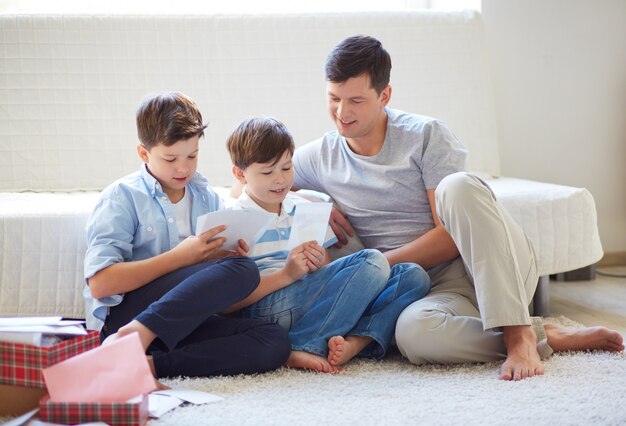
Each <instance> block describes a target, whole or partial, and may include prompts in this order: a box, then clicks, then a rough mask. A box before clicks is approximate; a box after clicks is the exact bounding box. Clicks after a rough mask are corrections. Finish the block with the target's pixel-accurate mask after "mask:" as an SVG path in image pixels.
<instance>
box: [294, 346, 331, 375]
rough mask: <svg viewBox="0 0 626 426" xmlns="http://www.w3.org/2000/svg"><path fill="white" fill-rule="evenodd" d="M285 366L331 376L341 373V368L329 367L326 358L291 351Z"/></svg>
mask: <svg viewBox="0 0 626 426" xmlns="http://www.w3.org/2000/svg"><path fill="white" fill-rule="evenodd" d="M285 366H287V367H289V368H303V369H305V370H313V371H318V372H320V373H331V374H335V373H340V372H341V371H342V369H341V368H339V367H336V366H334V365H330V364H329V363H328V361H327V360H326V358H324V357H321V356H319V355H315V354H312V353H310V352H304V351H291V353H290V354H289V359H287V362H286V363H285Z"/></svg>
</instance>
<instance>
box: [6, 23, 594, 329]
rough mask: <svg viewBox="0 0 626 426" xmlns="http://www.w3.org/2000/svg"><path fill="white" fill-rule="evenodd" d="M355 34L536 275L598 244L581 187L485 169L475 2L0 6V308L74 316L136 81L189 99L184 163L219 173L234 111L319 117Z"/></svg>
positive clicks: (213, 176)
mask: <svg viewBox="0 0 626 426" xmlns="http://www.w3.org/2000/svg"><path fill="white" fill-rule="evenodd" d="M359 33H360V34H370V35H373V36H375V37H378V38H380V39H381V40H382V41H383V44H384V45H385V46H386V47H387V49H388V50H389V51H390V53H391V55H392V61H393V70H392V82H391V83H392V86H393V88H394V91H393V98H392V101H391V106H392V107H394V108H398V109H403V110H406V111H411V112H416V113H420V114H424V115H430V116H434V117H437V118H440V119H442V120H444V121H445V122H447V123H448V124H449V125H450V127H451V128H452V129H453V130H454V131H455V133H456V134H457V135H458V137H459V138H460V140H461V141H462V142H463V144H464V145H465V146H466V147H467V148H468V149H469V152H470V154H469V160H468V168H469V169H470V170H472V171H476V172H478V173H480V175H481V176H482V177H484V178H486V179H487V180H488V181H489V183H490V184H491V185H492V186H493V189H494V191H495V193H496V194H497V196H498V197H499V198H500V200H501V201H502V202H503V203H504V205H505V207H506V208H507V209H508V210H509V211H510V212H511V213H512V214H513V216H514V218H515V219H516V220H518V221H519V223H520V224H521V225H522V227H523V228H524V229H525V231H526V232H527V233H528V235H529V236H530V238H531V240H532V241H533V243H534V244H535V248H536V250H537V253H538V257H539V269H540V272H541V274H542V275H543V276H544V277H545V276H547V275H549V274H555V273H562V272H566V271H570V270H574V269H577V268H581V267H584V266H587V265H591V264H593V263H595V262H597V261H598V260H599V259H600V258H601V257H602V247H601V244H600V240H599V236H598V231H597V224H596V211H595V205H594V201H593V198H592V196H591V194H590V193H589V192H588V191H587V190H585V189H583V188H572V187H565V186H559V185H551V184H545V183H539V182H531V181H527V180H521V179H513V178H507V177H501V176H500V169H499V161H498V158H499V154H498V136H497V131H496V126H495V113H496V112H495V109H494V102H493V99H492V91H491V80H490V75H489V66H488V64H487V63H486V58H485V49H484V45H483V43H484V40H483V27H482V22H481V17H480V15H479V14H477V13H476V12H470V11H467V12H456V13H441V12H426V11H422V12H393V13H353V14H310V15H309V14H307V15H264V16H246V15H237V16H219V15H218V16H52V15H49V16H26V15H18V16H0V270H1V272H0V315H44V314H46V315H48V314H57V315H63V316H66V317H74V318H81V317H84V307H83V302H82V295H81V292H82V289H83V278H82V277H83V262H82V261H83V255H84V250H85V236H84V225H85V221H86V217H87V216H88V214H89V212H90V210H91V208H92V206H93V205H94V203H95V200H96V197H97V191H98V190H101V189H102V188H103V187H105V186H106V185H107V184H109V183H110V182H112V181H113V180H115V179H116V178H118V177H120V176H123V175H125V174H127V173H129V172H132V171H134V170H136V169H137V168H138V166H139V160H138V158H137V156H136V154H135V144H136V133H135V127H134V126H135V122H134V113H135V108H136V106H137V104H138V103H139V101H140V100H141V99H142V98H143V97H144V96H145V95H146V94H148V93H155V92H160V91H165V90H178V91H182V92H184V93H186V94H188V95H190V96H191V97H192V98H194V99H195V100H196V101H197V102H198V104H199V106H200V109H201V111H202V113H203V115H204V118H205V120H207V121H209V122H210V125H209V127H208V129H207V132H206V139H205V140H204V141H203V142H202V150H201V156H200V165H199V170H200V171H201V172H202V173H204V174H205V175H206V176H207V177H208V178H209V180H210V181H211V182H212V184H213V185H216V186H224V185H229V184H230V183H231V182H232V180H231V176H230V171H229V170H230V162H229V158H228V155H227V152H226V149H225V145H224V144H225V139H226V136H227V134H228V133H229V131H230V130H231V129H232V128H233V127H234V126H235V125H236V124H237V123H238V122H239V121H240V120H242V119H243V118H245V117H248V116H251V115H258V114H266V115H273V116H276V117H277V118H279V119H280V120H282V121H284V122H285V123H286V125H287V126H288V127H289V129H290V130H291V131H292V133H293V135H294V137H295V139H296V143H297V145H301V144H304V143H306V142H308V141H311V140H313V139H315V138H317V137H319V136H320V135H321V134H322V133H323V132H325V131H327V130H329V129H331V128H332V123H331V122H330V120H329V118H328V117H327V115H326V110H325V82H324V75H323V63H324V59H325V57H326V55H327V54H328V52H329V51H330V49H331V48H332V47H333V46H334V45H335V44H336V43H337V42H339V41H340V40H342V39H343V38H345V37H346V36H349V35H353V34H359ZM485 237H486V238H488V236H485ZM545 285H547V284H546V280H545V279H544V280H543V284H542V285H541V286H540V291H541V292H543V295H544V296H545V294H546V288H545ZM542 303H543V307H542V310H543V311H544V312H545V309H546V306H545V299H543V302H542Z"/></svg>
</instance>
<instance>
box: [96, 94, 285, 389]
mask: <svg viewBox="0 0 626 426" xmlns="http://www.w3.org/2000/svg"><path fill="white" fill-rule="evenodd" d="M205 127H206V125H205V124H203V122H202V116H201V114H200V112H199V111H198V108H197V107H196V104H195V103H194V102H193V101H192V100H191V99H189V98H188V97H187V96H185V95H183V94H180V93H162V94H159V95H156V96H152V97H148V98H146V99H145V100H144V101H143V102H142V103H141V105H140V106H139V109H138V110H137V133H138V136H139V140H140V143H139V145H137V152H138V154H139V157H140V158H141V160H142V161H143V162H144V164H143V165H142V167H141V169H140V170H139V171H138V172H135V173H133V174H131V175H129V176H126V177H124V178H122V179H120V180H118V181H116V182H114V183H113V184H111V185H110V186H109V187H107V188H106V189H105V190H104V191H103V192H102V195H101V197H100V200H99V202H98V204H97V205H96V207H95V208H94V211H93V212H92V214H91V216H90V218H89V221H88V223H87V240H88V249H87V254H86V257H85V280H86V282H87V284H88V287H87V288H86V291H85V297H86V301H87V306H91V308H92V312H93V315H95V316H96V317H97V318H99V319H100V320H103V321H104V326H103V327H102V331H101V339H103V340H104V339H105V338H107V337H108V338H109V339H114V338H116V337H118V336H122V335H126V334H129V333H132V332H138V333H139V337H140V339H141V342H142V344H143V347H144V349H145V350H146V351H147V353H148V355H149V356H148V361H149V364H150V367H151V369H152V372H153V374H154V375H155V376H156V377H167V376H212V375H229V374H240V373H245V374H251V373H258V372H264V371H268V370H272V369H275V368H277V367H279V366H281V365H282V364H283V363H284V361H285V360H286V359H287V356H288V353H289V344H288V340H287V336H286V333H285V332H284V331H283V330H281V328H280V327H278V326H276V325H274V324H267V323H264V322H261V321H256V320H244V319H238V318H226V317H222V316H219V315H218V313H219V312H222V311H223V310H225V309H226V308H228V307H229V306H230V305H232V304H234V303H236V302H238V301H240V300H242V299H244V298H245V297H247V296H248V295H249V294H250V293H251V292H252V291H254V289H255V288H256V287H257V285H258V283H259V274H258V271H257V268H256V265H255V264H254V262H253V261H251V260H250V259H249V258H247V257H243V256H232V255H233V254H234V253H227V252H223V251H221V250H220V247H221V246H222V245H223V244H224V238H219V236H218V235H217V234H219V233H220V232H222V231H223V230H224V227H223V226H220V227H216V228H214V229H212V230H210V231H207V232H206V233H204V234H202V235H200V236H199V237H196V236H194V231H195V223H196V218H197V217H198V216H199V215H201V214H204V213H207V212H210V211H214V210H218V209H221V208H222V202H221V200H220V198H219V197H218V196H217V195H216V194H215V193H214V192H213V190H212V189H211V188H210V187H209V186H208V182H207V181H206V179H205V178H204V177H202V176H201V175H200V174H199V173H197V172H196V168H197V162H198V151H199V147H198V145H199V140H200V138H201V137H202V136H203V135H204V129H205ZM246 250H247V245H246V244H245V243H242V242H240V246H239V248H238V249H237V251H238V254H241V255H244V254H245V253H246ZM226 256H230V257H226Z"/></svg>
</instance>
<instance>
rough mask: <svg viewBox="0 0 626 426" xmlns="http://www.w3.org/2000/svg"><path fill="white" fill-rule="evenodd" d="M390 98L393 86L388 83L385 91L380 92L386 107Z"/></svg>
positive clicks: (381, 99)
mask: <svg viewBox="0 0 626 426" xmlns="http://www.w3.org/2000/svg"><path fill="white" fill-rule="evenodd" d="M390 100H391V86H390V85H387V87H385V88H384V89H383V91H382V92H380V101H381V102H382V105H383V106H384V107H386V106H387V104H388V103H389V101H390Z"/></svg>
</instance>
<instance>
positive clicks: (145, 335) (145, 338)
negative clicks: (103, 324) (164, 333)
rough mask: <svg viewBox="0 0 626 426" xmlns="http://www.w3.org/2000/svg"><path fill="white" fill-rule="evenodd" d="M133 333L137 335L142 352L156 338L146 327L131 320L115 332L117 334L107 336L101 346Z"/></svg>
mask: <svg viewBox="0 0 626 426" xmlns="http://www.w3.org/2000/svg"><path fill="white" fill-rule="evenodd" d="M135 332H137V333H139V340H140V341H141V346H142V347H143V350H144V351H145V350H146V349H148V346H150V343H152V341H153V340H154V339H156V337H157V336H156V334H154V333H153V332H152V330H150V329H149V328H148V327H146V326H145V325H143V324H142V323H140V322H139V321H136V320H132V321H131V322H129V323H128V324H126V325H125V326H124V327H121V328H120V329H119V330H117V333H113V334H111V335H110V336H107V338H106V339H104V341H103V342H102V344H103V345H106V344H109V343H111V342H112V341H114V340H116V339H119V338H120V337H124V336H127V335H129V334H131V333H135Z"/></svg>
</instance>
